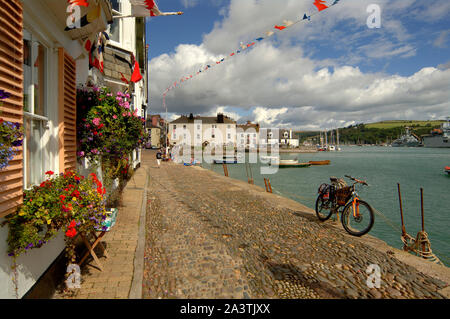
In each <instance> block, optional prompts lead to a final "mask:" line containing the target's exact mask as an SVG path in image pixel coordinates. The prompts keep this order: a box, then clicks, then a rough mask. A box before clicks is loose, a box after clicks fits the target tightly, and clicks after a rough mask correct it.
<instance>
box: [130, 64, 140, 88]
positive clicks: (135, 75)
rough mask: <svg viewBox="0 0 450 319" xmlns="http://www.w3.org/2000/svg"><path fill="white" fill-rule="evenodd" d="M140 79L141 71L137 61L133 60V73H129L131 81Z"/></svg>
mask: <svg viewBox="0 0 450 319" xmlns="http://www.w3.org/2000/svg"><path fill="white" fill-rule="evenodd" d="M140 80H142V74H141V71H140V69H139V63H138V62H137V61H134V70H133V74H132V75H131V82H134V83H136V82H139V81H140Z"/></svg>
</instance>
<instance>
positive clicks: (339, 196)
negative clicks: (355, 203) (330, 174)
mask: <svg viewBox="0 0 450 319" xmlns="http://www.w3.org/2000/svg"><path fill="white" fill-rule="evenodd" d="M350 196H352V188H351V187H349V186H347V187H342V188H339V189H337V190H336V201H337V204H338V205H341V206H344V205H345V204H346V203H347V201H348V199H349V198H350Z"/></svg>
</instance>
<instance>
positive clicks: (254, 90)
mask: <svg viewBox="0 0 450 319" xmlns="http://www.w3.org/2000/svg"><path fill="white" fill-rule="evenodd" d="M370 2H371V1H365V0H360V1H359V0H358V1H352V0H349V1H345V2H344V1H343V2H342V3H343V4H345V3H347V5H342V6H340V5H337V6H335V7H333V8H332V10H333V11H332V10H331V9H330V10H329V12H327V11H328V10H326V11H324V14H323V18H322V16H321V15H317V16H316V17H315V18H314V19H313V21H312V22H307V23H304V25H302V27H300V26H293V27H292V28H289V29H287V30H285V31H283V32H284V33H280V34H279V35H278V36H274V37H273V38H272V39H271V40H265V41H262V42H261V43H259V44H258V45H256V46H254V47H252V48H251V49H249V50H245V51H244V52H242V53H240V54H238V55H235V56H234V57H232V58H229V59H226V60H225V61H224V62H223V63H221V64H216V61H219V60H220V59H222V58H224V57H229V53H230V52H235V50H236V49H237V47H236V46H237V44H238V43H239V42H241V41H243V42H244V43H248V42H247V41H250V40H251V39H254V38H255V37H256V36H257V35H260V34H261V32H262V31H261V30H263V31H264V30H266V29H267V28H272V29H273V25H274V24H276V23H278V22H279V21H282V20H284V19H290V20H293V21H294V20H296V16H297V18H298V13H299V12H304V11H305V10H308V9H309V8H308V7H307V6H306V4H305V3H306V2H303V1H302V2H299V1H294V0H286V1H283V4H280V2H279V1H268V0H259V1H252V0H232V1H231V2H230V5H229V7H228V9H227V11H226V13H225V15H224V17H223V19H222V20H220V21H217V22H216V24H215V26H214V28H213V30H212V31H211V32H210V33H208V34H206V35H205V36H204V39H203V43H202V44H201V45H191V44H180V45H179V46H178V47H177V48H176V50H175V51H174V52H172V53H170V54H164V55H161V56H159V57H156V58H154V59H152V60H151V61H150V65H149V67H150V70H151V71H150V72H151V83H150V94H151V99H152V106H151V108H152V109H154V110H155V111H156V112H162V107H161V106H160V105H162V103H161V98H162V93H163V92H164V91H165V89H166V88H167V87H169V86H171V85H172V84H173V83H174V81H177V82H178V83H180V79H181V78H182V77H183V76H190V75H193V76H194V79H191V80H188V81H186V82H183V83H182V85H181V86H179V87H177V88H176V89H174V90H171V91H169V92H168V93H167V96H166V102H167V106H168V108H169V112H171V113H173V114H189V113H194V114H201V115H211V116H212V115H215V114H216V113H217V112H223V113H225V114H227V115H229V116H231V117H232V118H234V119H235V120H238V121H241V122H242V121H245V120H252V121H257V122H260V123H261V124H262V125H269V126H289V127H293V128H298V129H317V128H330V127H337V126H344V125H349V124H354V123H360V122H373V121H377V120H384V119H425V118H436V117H445V116H446V115H448V110H449V109H450V102H449V101H450V98H449V93H448V83H450V69H449V68H448V67H447V68H445V67H443V66H439V67H427V68H422V69H419V70H417V71H416V72H413V74H412V75H409V76H400V75H390V74H385V73H383V72H381V71H379V72H367V71H366V72H363V71H362V70H361V69H360V68H359V67H358V66H355V65H356V64H357V63H359V62H360V61H363V60H367V59H369V60H382V59H384V60H387V61H390V60H389V59H394V58H408V57H411V56H414V55H416V54H417V48H416V47H415V46H414V44H413V43H411V42H407V41H405V40H407V39H410V37H411V35H410V34H409V33H408V31H407V29H406V28H404V27H403V24H402V23H401V22H399V21H397V20H395V19H394V18H393V17H394V16H395V14H398V13H399V12H402V11H401V10H405V7H406V5H408V4H409V5H410V6H417V3H416V2H415V1H413V0H410V1H406V2H407V3H406V4H404V5H401V2H399V1H396V2H394V3H395V4H396V5H392V6H390V3H389V2H388V1H382V0H380V1H379V3H380V5H381V6H382V8H383V12H385V13H383V16H384V15H385V16H386V18H385V19H383V21H385V23H386V24H385V29H383V28H382V29H381V30H369V29H368V28H367V26H366V25H365V23H366V19H367V13H366V10H365V9H366V6H367V4H369V3H370ZM350 9H351V10H350ZM388 9H389V10H388ZM430 14H431V13H430ZM262 17H264V19H262ZM250 22H251V23H250ZM342 24H343V25H344V26H345V28H342ZM353 27H354V28H355V29H356V30H358V31H359V30H361V33H358V32H353ZM349 30H350V32H349ZM330 33H331V34H332V36H331V35H330ZM314 38H317V39H319V40H318V41H316V42H314ZM343 38H345V41H340V40H339V39H343ZM367 38H369V39H376V41H373V42H370V41H367V40H366V39H367ZM400 39H401V40H400ZM327 41H328V42H330V43H329V45H330V46H334V47H338V48H339V47H340V46H342V47H344V46H345V45H347V42H350V44H349V45H348V48H345V47H344V49H346V51H345V55H343V56H342V57H339V56H337V57H336V58H334V59H329V58H321V57H320V53H321V50H323V49H322V48H320V47H318V45H320V43H321V42H327ZM312 43H314V44H312ZM317 43H319V44H317ZM227 53H228V54H227ZM207 64H210V65H211V66H213V67H212V68H211V69H210V70H208V71H206V72H205V71H203V72H202V73H200V74H199V75H198V76H197V75H196V73H197V71H199V70H203V69H204V67H205V66H206V65H207Z"/></svg>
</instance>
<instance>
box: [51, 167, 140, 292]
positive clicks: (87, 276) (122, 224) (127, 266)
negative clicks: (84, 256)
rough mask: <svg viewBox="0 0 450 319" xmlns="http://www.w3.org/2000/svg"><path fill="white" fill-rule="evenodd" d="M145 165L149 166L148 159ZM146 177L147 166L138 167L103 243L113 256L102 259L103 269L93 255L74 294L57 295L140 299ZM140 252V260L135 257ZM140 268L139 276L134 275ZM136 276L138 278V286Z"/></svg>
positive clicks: (99, 254)
mask: <svg viewBox="0 0 450 319" xmlns="http://www.w3.org/2000/svg"><path fill="white" fill-rule="evenodd" d="M141 165H142V166H145V160H144V161H143V162H142V163H141ZM146 179H147V171H146V169H145V168H144V167H141V168H138V169H137V170H136V171H135V173H134V175H133V177H132V178H131V180H130V181H129V182H128V184H127V185H126V187H125V189H124V192H123V196H122V206H120V207H118V208H119V212H118V215H117V221H116V224H115V226H114V227H113V228H112V229H111V231H110V232H108V233H106V235H105V236H104V237H103V241H102V243H104V245H105V247H106V249H107V252H108V255H109V258H106V257H104V256H103V257H101V258H100V262H101V263H102V266H103V271H100V270H99V269H98V268H97V267H96V263H95V261H94V260H93V259H92V258H91V257H89V258H88V261H87V263H85V264H83V265H82V267H81V274H82V283H81V289H76V290H74V291H73V292H71V293H70V294H69V293H63V292H58V293H56V294H55V296H54V298H57V299H59V298H76V299H86V298H89V299H113V298H120V299H127V298H140V296H141V286H142V274H139V257H140V259H143V256H139V253H138V252H137V249H138V245H139V239H141V240H142V242H143V240H144V238H145V233H143V234H140V227H139V226H140V224H139V221H140V217H141V216H140V215H141V211H142V201H143V197H144V187H145V185H146ZM95 250H96V252H98V256H102V252H101V249H97V248H96V249H95ZM136 253H137V257H138V260H135V256H136ZM142 253H143V251H142ZM141 263H142V260H141ZM136 270H137V272H138V274H137V278H135V277H136V276H134V273H135V271H136ZM133 279H135V281H134V285H133ZM137 285H139V286H140V287H137ZM139 288H140V289H139Z"/></svg>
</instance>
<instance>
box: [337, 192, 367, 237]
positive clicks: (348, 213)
mask: <svg viewBox="0 0 450 319" xmlns="http://www.w3.org/2000/svg"><path fill="white" fill-rule="evenodd" d="M355 210H356V212H355V213H354V212H353V202H352V201H351V202H349V203H348V204H347V205H346V206H345V208H344V211H343V213H342V219H341V221H342V226H344V229H345V230H346V231H347V233H349V234H350V235H353V236H358V237H359V236H362V235H364V234H367V233H368V232H369V231H370V230H371V229H372V226H373V222H374V215H373V210H372V207H370V205H369V204H367V203H366V202H365V201H362V200H357V201H356V203H355Z"/></svg>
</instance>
